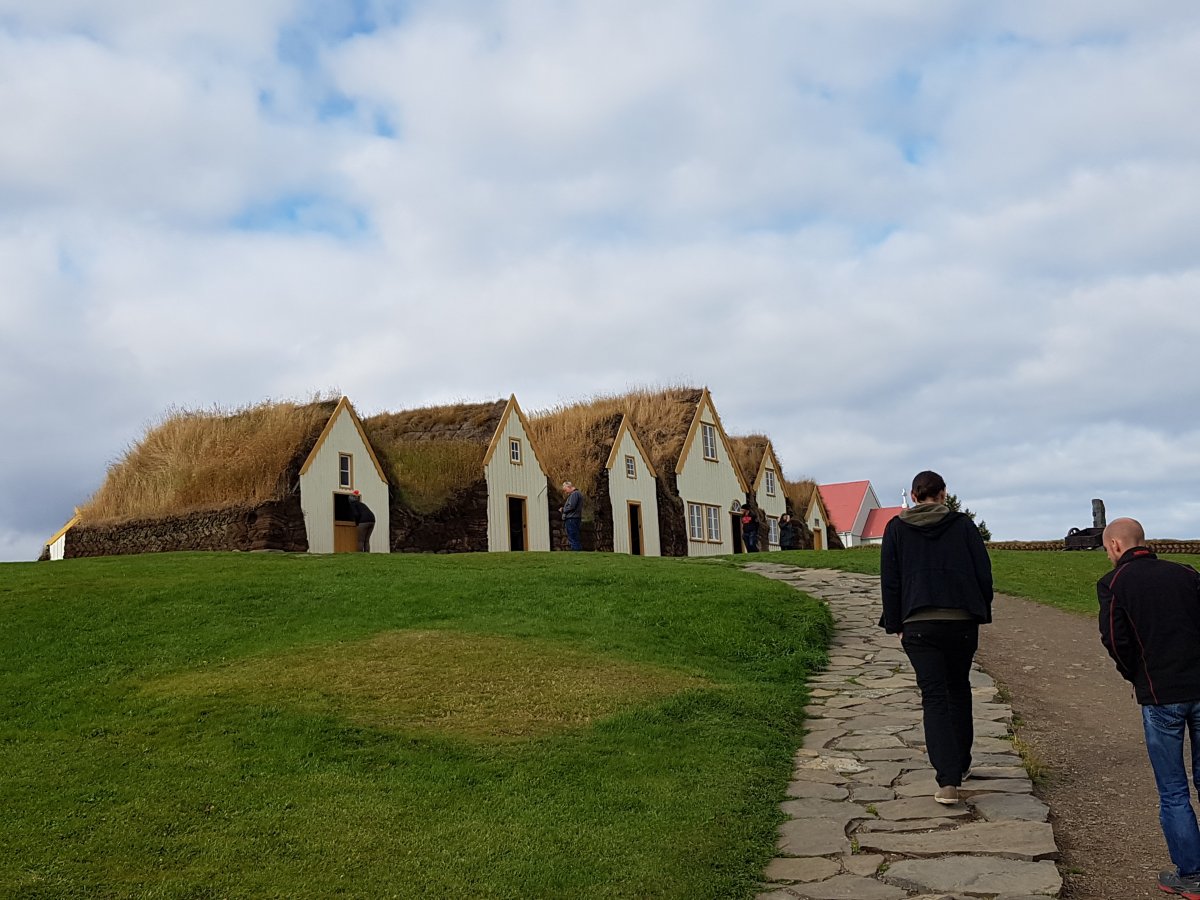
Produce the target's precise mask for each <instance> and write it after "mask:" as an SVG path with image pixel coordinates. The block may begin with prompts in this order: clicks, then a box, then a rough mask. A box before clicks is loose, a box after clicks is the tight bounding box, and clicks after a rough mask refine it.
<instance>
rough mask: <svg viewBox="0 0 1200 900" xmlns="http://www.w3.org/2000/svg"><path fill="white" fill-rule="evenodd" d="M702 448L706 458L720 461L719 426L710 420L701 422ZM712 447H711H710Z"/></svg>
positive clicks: (711, 460) (710, 460)
mask: <svg viewBox="0 0 1200 900" xmlns="http://www.w3.org/2000/svg"><path fill="white" fill-rule="evenodd" d="M700 448H701V452H702V453H703V454H704V458H705V459H707V460H708V461H709V462H719V461H720V460H719V459H718V458H717V426H716V425H713V424H712V423H710V422H701V423H700ZM710 448H711V449H710Z"/></svg>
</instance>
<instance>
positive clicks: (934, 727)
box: [879, 471, 992, 806]
mask: <svg viewBox="0 0 1200 900" xmlns="http://www.w3.org/2000/svg"><path fill="white" fill-rule="evenodd" d="M912 496H913V499H914V500H915V501H917V503H916V505H915V506H913V507H912V508H911V509H906V510H904V512H902V513H900V515H898V516H897V517H896V518H894V519H892V520H891V521H890V522H888V524H887V527H886V528H885V529H884V532H883V547H882V553H881V556H880V564H879V565H880V579H879V581H880V588H881V591H882V594H883V615H881V616H880V617H879V625H880V627H882V628H883V629H885V630H886V631H887V632H888V633H889V634H898V635H900V644H901V646H902V647H903V648H904V652H905V653H906V654H907V655H908V659H909V661H910V662H911V663H912V667H913V671H914V672H916V675H917V686H918V687H919V688H920V689H921V707H922V712H923V718H924V723H925V748H926V752H927V753H928V754H929V764H930V765H932V766H933V768H934V771H935V772H936V774H937V783H938V788H937V792H936V793H935V794H934V795H933V799H934V800H936V801H937V802H938V803H943V804H946V805H947V806H949V805H952V804H955V803H957V802H958V789H959V787H960V786H961V785H962V781H963V779H964V778H965V777H966V775H967V772H968V771H969V770H970V768H971V745H972V744H973V743H974V742H975V728H974V725H973V724H972V709H971V661H972V659H974V657H975V651H976V650H977V649H978V647H979V626H980V625H981V624H985V623H987V622H991V621H992V563H991V560H990V559H989V558H988V554H987V548H986V547H985V546H984V543H983V538H982V537H980V535H979V529H978V528H976V527H975V523H974V522H973V521H971V517H970V516H968V515H966V514H965V513H961V512H951V511H950V508H949V507H948V506H946V482H945V481H944V480H943V479H942V476H941V475H939V474H938V473H937V472H929V471H926V472H919V473H918V474H917V476H916V477H915V478H913V483H912Z"/></svg>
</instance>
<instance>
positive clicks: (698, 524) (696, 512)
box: [688, 503, 704, 542]
mask: <svg viewBox="0 0 1200 900" xmlns="http://www.w3.org/2000/svg"><path fill="white" fill-rule="evenodd" d="M688 540H690V541H701V542H703V541H704V507H703V506H701V505H700V504H699V503H689V504H688Z"/></svg>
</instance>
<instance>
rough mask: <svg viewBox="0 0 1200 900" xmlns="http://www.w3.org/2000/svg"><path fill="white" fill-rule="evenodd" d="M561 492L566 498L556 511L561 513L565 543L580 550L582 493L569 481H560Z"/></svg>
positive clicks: (581, 544) (581, 543)
mask: <svg viewBox="0 0 1200 900" xmlns="http://www.w3.org/2000/svg"><path fill="white" fill-rule="evenodd" d="M562 492H563V496H564V497H565V498H566V499H565V500H564V501H563V505H562V506H560V507H559V508H558V511H559V512H560V513H562V519H563V526H564V527H565V528H566V529H567V543H568V544H569V545H570V547H571V549H572V550H582V549H583V541H582V540H581V539H580V531H581V530H582V526H583V494H581V493H579V488H577V487H575V485H573V484H572V483H571V482H569V481H564V482H563V483H562Z"/></svg>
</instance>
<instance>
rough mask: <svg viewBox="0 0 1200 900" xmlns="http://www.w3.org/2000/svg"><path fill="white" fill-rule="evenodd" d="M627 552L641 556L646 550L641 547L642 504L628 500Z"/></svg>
mask: <svg viewBox="0 0 1200 900" xmlns="http://www.w3.org/2000/svg"><path fill="white" fill-rule="evenodd" d="M629 552H630V553H632V554H633V555H634V556H641V555H643V554H644V553H645V552H646V551H645V549H643V547H642V504H640V503H635V502H634V501H632V500H630V501H629Z"/></svg>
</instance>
